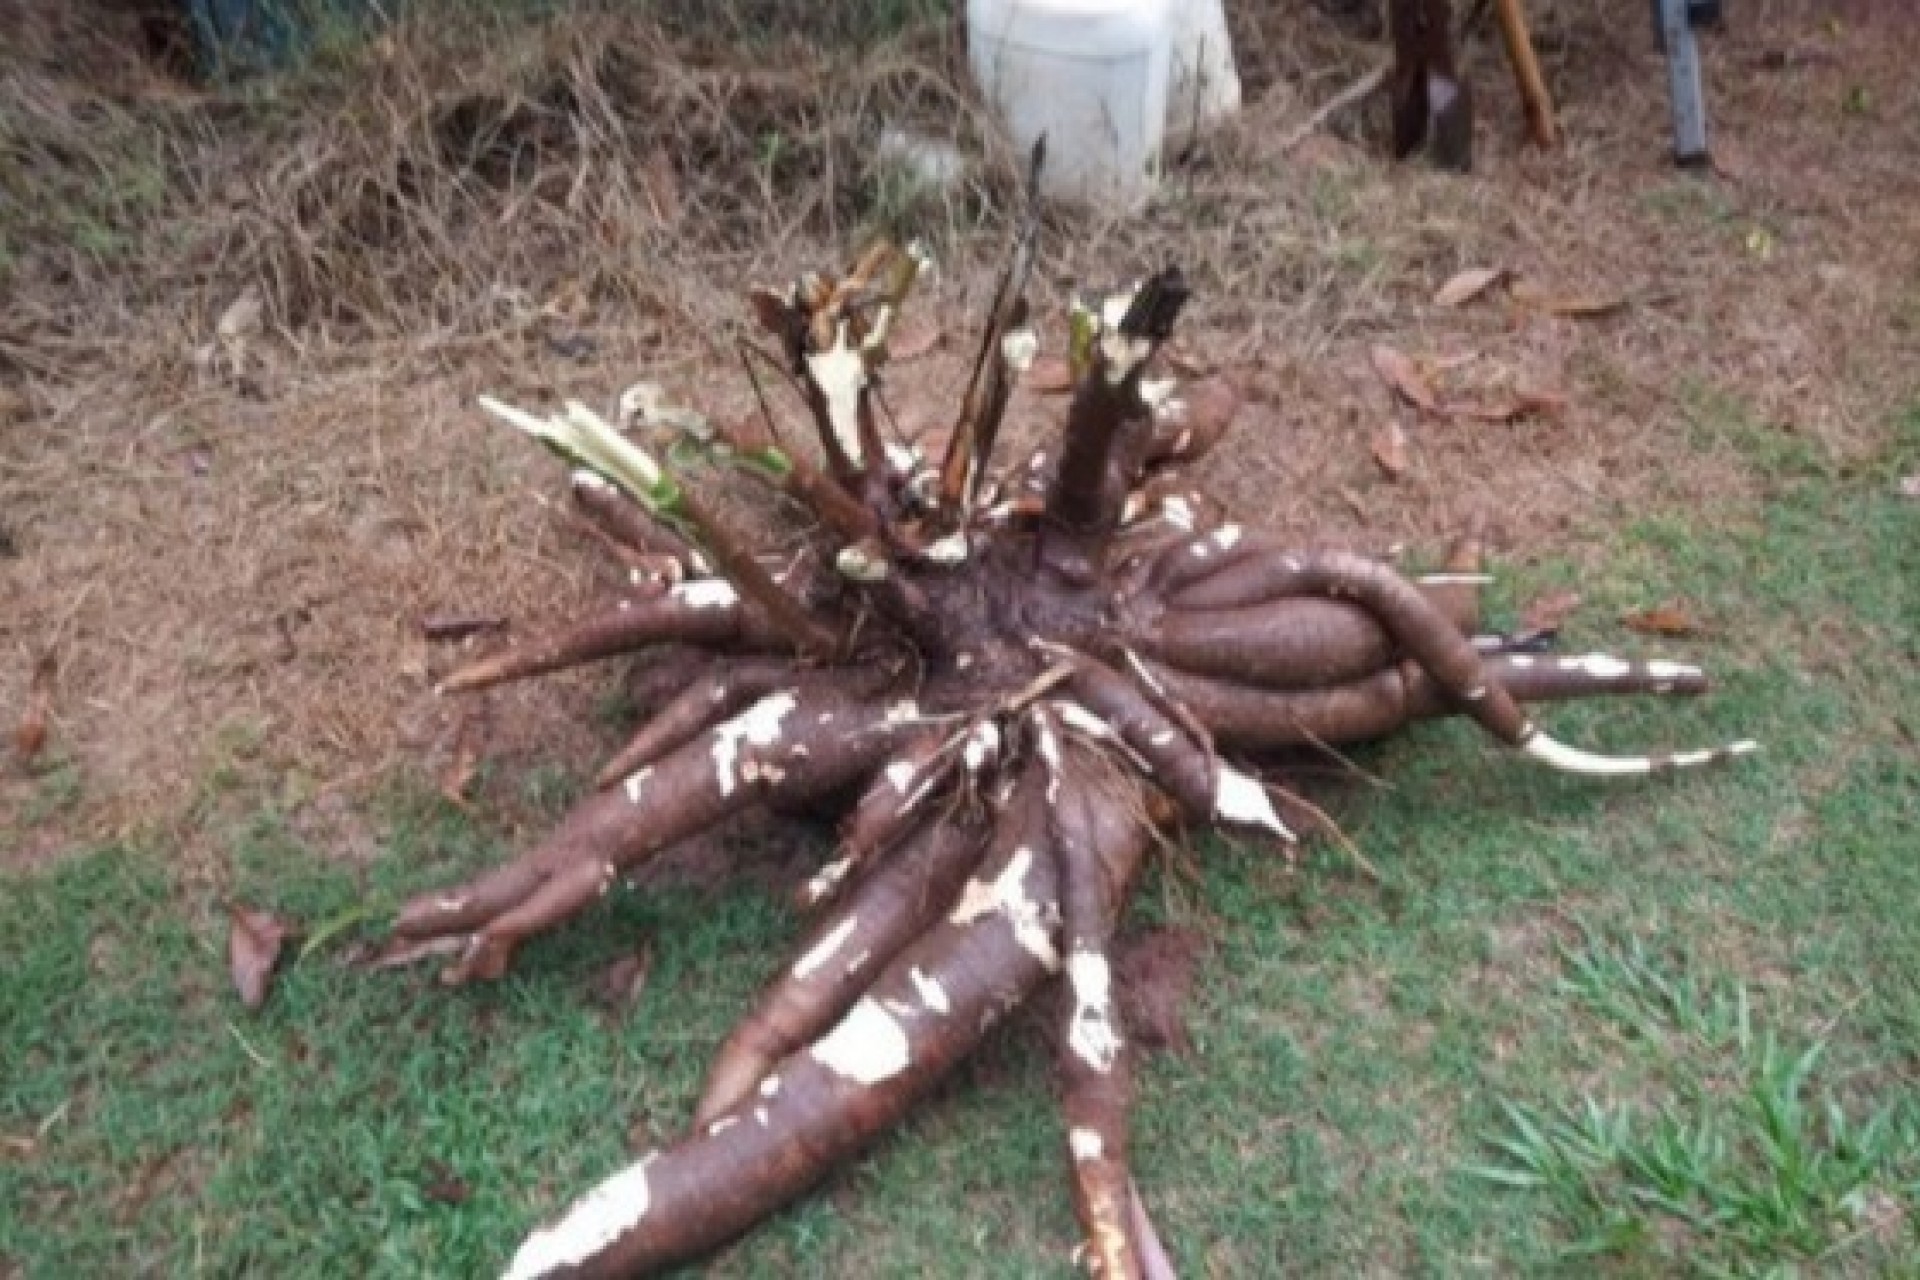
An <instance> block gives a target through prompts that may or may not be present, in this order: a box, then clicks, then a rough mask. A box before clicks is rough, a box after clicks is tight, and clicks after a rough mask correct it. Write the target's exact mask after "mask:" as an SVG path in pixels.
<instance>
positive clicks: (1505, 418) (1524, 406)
mask: <svg viewBox="0 0 1920 1280" xmlns="http://www.w3.org/2000/svg"><path fill="white" fill-rule="evenodd" d="M1566 411H1567V398H1566V397H1565V396H1563V395H1560V394H1559V393H1557V392H1553V391H1538V390H1530V389H1526V388H1522V389H1521V390H1519V391H1516V392H1514V393H1513V394H1512V395H1511V396H1509V397H1508V398H1507V399H1504V400H1494V401H1485V402H1482V403H1478V404H1450V405H1448V406H1447V413H1448V415H1449V416H1450V417H1455V418H1471V419H1473V420H1474V421H1476V422H1518V421H1519V420H1520V419H1522V418H1557V417H1559V416H1560V415H1561V414H1563V413H1565V412H1566Z"/></svg>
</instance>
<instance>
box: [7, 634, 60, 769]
mask: <svg viewBox="0 0 1920 1280" xmlns="http://www.w3.org/2000/svg"><path fill="white" fill-rule="evenodd" d="M59 674H60V665H59V663H58V662H56V661H55V660H54V657H53V654H52V653H51V652H48V653H43V654H41V655H40V661H38V662H36V663H34V664H33V679H32V680H31V681H30V682H29V683H28V685H27V711H26V714H25V715H23V716H21V717H20V725H19V727H18V728H16V729H15V730H14V731H13V748H14V750H15V751H18V752H19V753H20V758H21V759H22V760H31V759H33V758H34V757H35V756H37V755H39V754H40V749H41V748H42V747H44V746H46V745H47V726H48V724H49V723H50V722H51V721H52V719H53V683H54V680H55V678H56V677H57V676H58V675H59Z"/></svg>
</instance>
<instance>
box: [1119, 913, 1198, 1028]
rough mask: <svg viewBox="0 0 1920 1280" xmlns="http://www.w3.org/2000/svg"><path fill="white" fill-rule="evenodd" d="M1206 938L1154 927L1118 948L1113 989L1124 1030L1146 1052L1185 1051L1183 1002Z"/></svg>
mask: <svg viewBox="0 0 1920 1280" xmlns="http://www.w3.org/2000/svg"><path fill="white" fill-rule="evenodd" d="M1206 946H1207V940H1206V938H1205V936H1204V935H1202V934H1201V933H1200V932H1199V931H1198V930H1194V929H1181V928H1166V929H1155V930H1153V931H1152V932H1150V933H1147V934H1144V935H1142V936H1141V937H1139V938H1138V939H1135V940H1134V941H1132V942H1129V943H1127V944H1126V945H1125V946H1124V947H1122V949H1121V951H1120V955H1119V957H1118V960H1117V962H1116V963H1115V965H1114V977H1115V982H1114V987H1115V990H1116V992H1117V993H1118V996H1119V1003H1120V1011H1121V1019H1122V1021H1123V1022H1124V1023H1125V1025H1126V1028H1127V1032H1128V1034H1130V1035H1131V1036H1133V1037H1134V1038H1135V1039H1136V1040H1138V1041H1139V1042H1140V1043H1141V1044H1142V1045H1145V1046H1146V1047H1147V1048H1149V1049H1172V1050H1173V1051H1175V1052H1176V1053H1183V1054H1184V1053H1191V1052H1192V1051H1193V1043H1192V1041H1191V1040H1190V1039H1189V1038H1188V1036H1187V1014H1186V1010H1187V1001H1188V999H1189V998H1190V997H1191V996H1192V994H1193V979H1194V974H1195V972H1196V970H1197V969H1198V967H1199V963H1200V957H1201V955H1202V953H1203V952H1204V951H1205V950H1206Z"/></svg>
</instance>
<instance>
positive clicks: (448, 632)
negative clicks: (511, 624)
mask: <svg viewBox="0 0 1920 1280" xmlns="http://www.w3.org/2000/svg"><path fill="white" fill-rule="evenodd" d="M506 626H507V620H506V618H505V617H504V616H502V615H501V614H497V613H436V614H433V615H431V616H429V617H425V618H422V619H421V620H420V634H421V635H422V636H423V637H424V638H426V639H428V640H435V641H449V640H465V639H466V638H467V637H468V636H477V635H479V634H480V633H481V632H483V631H503V630H505V629H506Z"/></svg>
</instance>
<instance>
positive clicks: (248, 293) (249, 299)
mask: <svg viewBox="0 0 1920 1280" xmlns="http://www.w3.org/2000/svg"><path fill="white" fill-rule="evenodd" d="M265 313H266V305H265V302H264V300H263V299H262V298H261V296H260V286H259V285H256V284H250V285H248V286H247V287H246V288H244V289H242V290H241V291H240V296H239V297H237V298H235V299H234V300H233V301H232V302H230V303H228V304H227V309H226V310H225V311H222V312H221V313H220V319H219V321H218V322H217V323H216V324H215V325H214V327H213V332H214V335H215V336H216V337H218V338H219V339H220V341H221V342H222V343H223V344H225V345H226V346H228V347H230V348H231V347H235V346H239V345H241V344H244V343H245V342H246V340H247V339H248V338H251V337H252V336H253V335H254V334H256V333H258V332H260V321H261V317H262V316H263V315H264V314H265Z"/></svg>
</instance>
